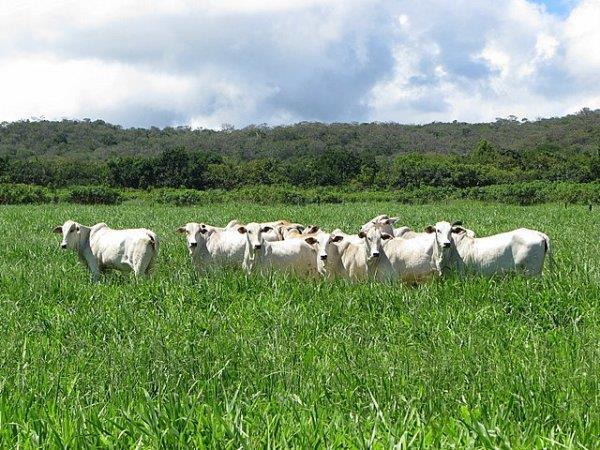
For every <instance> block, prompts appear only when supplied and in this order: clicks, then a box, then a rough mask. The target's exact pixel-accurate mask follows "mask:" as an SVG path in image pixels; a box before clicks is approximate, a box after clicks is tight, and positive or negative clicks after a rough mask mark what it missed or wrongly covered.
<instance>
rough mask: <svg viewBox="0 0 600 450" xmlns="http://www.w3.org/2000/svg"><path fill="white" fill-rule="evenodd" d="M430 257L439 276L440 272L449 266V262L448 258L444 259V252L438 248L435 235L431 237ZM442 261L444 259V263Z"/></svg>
mask: <svg viewBox="0 0 600 450" xmlns="http://www.w3.org/2000/svg"><path fill="white" fill-rule="evenodd" d="M431 257H432V259H433V265H434V266H435V270H437V271H438V273H439V274H440V275H441V274H442V270H444V268H445V267H446V266H448V265H449V261H448V258H444V251H443V250H441V248H440V245H439V243H438V240H437V235H436V234H434V235H433V251H432V253H431ZM444 259H446V261H444Z"/></svg>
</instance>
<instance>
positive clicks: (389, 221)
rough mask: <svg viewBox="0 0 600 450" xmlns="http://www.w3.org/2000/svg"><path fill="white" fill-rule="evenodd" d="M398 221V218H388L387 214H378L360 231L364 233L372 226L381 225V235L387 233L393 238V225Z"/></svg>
mask: <svg viewBox="0 0 600 450" xmlns="http://www.w3.org/2000/svg"><path fill="white" fill-rule="evenodd" d="M398 220H400V219H399V218H398V217H390V216H388V215H387V214H379V215H378V216H375V217H373V218H372V219H371V220H369V221H368V222H367V223H365V224H364V225H363V226H362V227H360V231H364V232H366V231H368V230H369V229H370V228H371V227H373V226H374V225H376V224H379V225H381V231H382V233H387V234H391V235H392V236H394V231H395V230H394V224H395V223H396V222H397V221H398Z"/></svg>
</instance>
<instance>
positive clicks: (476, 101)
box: [0, 0, 600, 128]
mask: <svg viewBox="0 0 600 450" xmlns="http://www.w3.org/2000/svg"><path fill="white" fill-rule="evenodd" d="M550 6H552V5H550V4H544V3H542V2H539V1H537V2H534V1H527V0H507V1H505V2H495V1H491V0H490V1H488V0H456V1H454V2H447V1H445V0H419V1H416V0H410V1H404V0H396V1H386V0H379V1H371V0H304V1H302V2H298V1H294V0H253V1H249V0H204V1H199V2H198V1H187V0H170V1H154V2H148V1H142V0H129V1H115V0H105V1H96V0H91V1H87V2H76V1H71V0H66V1H53V2H34V1H21V2H13V3H11V2H4V4H3V5H2V6H0V99H1V101H0V120H4V121H13V120H20V119H27V118H30V117H45V118H47V119H60V118H84V117H89V118H92V119H96V118H101V119H104V120H106V121H109V122H114V123H119V124H122V125H124V126H152V125H154V126H169V125H190V126H192V127H206V128H219V127H220V126H221V125H222V124H223V123H229V124H233V125H235V126H237V127H242V126H246V125H248V124H260V123H267V124H269V125H277V124H285V123H292V122H298V121H304V120H308V121H313V120H317V121H325V122H341V121H359V122H363V121H374V120H378V121H395V122H404V123H424V122H430V121H450V120H461V121H470V122H474V121H489V120H494V118H495V117H506V116H507V115H510V114H514V115H517V116H519V117H528V118H535V117H545V116H552V115H562V114H566V113H570V112H575V111H577V110H579V109H581V108H582V107H586V106H587V107H591V108H597V107H600V83H598V80H597V78H598V76H597V74H598V73H599V71H600V27H598V24H599V23H600V0H581V1H580V2H576V3H570V4H569V7H568V9H566V10H565V12H564V13H562V14H555V13H553V12H552V9H553V8H551V7H550Z"/></svg>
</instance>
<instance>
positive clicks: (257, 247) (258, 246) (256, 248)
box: [254, 244, 262, 250]
mask: <svg viewBox="0 0 600 450" xmlns="http://www.w3.org/2000/svg"><path fill="white" fill-rule="evenodd" d="M261 247H262V245H260V244H254V249H255V250H260V249H261Z"/></svg>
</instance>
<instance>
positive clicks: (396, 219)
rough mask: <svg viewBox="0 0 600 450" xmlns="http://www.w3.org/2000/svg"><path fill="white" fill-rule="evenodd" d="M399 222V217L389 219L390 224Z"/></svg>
mask: <svg viewBox="0 0 600 450" xmlns="http://www.w3.org/2000/svg"><path fill="white" fill-rule="evenodd" d="M399 220H400V217H390V223H396V222H398V221H399Z"/></svg>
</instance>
